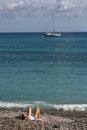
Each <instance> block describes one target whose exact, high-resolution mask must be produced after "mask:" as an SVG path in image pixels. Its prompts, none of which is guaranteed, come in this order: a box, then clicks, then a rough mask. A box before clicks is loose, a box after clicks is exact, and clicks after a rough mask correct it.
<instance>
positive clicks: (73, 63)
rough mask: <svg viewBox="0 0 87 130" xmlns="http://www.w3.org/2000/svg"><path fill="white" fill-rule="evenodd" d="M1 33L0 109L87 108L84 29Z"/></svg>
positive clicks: (86, 54)
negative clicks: (56, 32)
mask: <svg viewBox="0 0 87 130" xmlns="http://www.w3.org/2000/svg"><path fill="white" fill-rule="evenodd" d="M42 35H43V33H42V32H41V33H0V109H1V108H8V109H9V108H27V107H29V106H32V107H37V106H39V107H40V108H44V109H50V108H51V109H57V110H59V109H64V110H87V32H62V33H61V37H42Z"/></svg>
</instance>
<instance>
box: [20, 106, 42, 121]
mask: <svg viewBox="0 0 87 130" xmlns="http://www.w3.org/2000/svg"><path fill="white" fill-rule="evenodd" d="M22 119H25V120H33V121H34V120H40V121H41V118H40V109H39V108H37V109H36V112H35V114H32V108H31V107H29V108H28V112H27V115H25V114H24V113H22Z"/></svg>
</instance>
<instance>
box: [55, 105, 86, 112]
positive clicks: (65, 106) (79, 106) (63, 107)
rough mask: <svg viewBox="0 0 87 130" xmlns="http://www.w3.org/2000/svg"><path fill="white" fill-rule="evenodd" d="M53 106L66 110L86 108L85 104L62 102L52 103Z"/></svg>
mask: <svg viewBox="0 0 87 130" xmlns="http://www.w3.org/2000/svg"><path fill="white" fill-rule="evenodd" d="M53 107H54V108H55V109H57V110H60V109H63V110H65V111H67V110H70V111H73V110H76V111H86V110H87V104H62V105H53Z"/></svg>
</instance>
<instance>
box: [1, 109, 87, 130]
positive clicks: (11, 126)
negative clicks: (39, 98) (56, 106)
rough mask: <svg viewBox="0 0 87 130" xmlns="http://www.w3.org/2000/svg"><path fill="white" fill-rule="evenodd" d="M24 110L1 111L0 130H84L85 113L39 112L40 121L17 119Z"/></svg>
mask: <svg viewBox="0 0 87 130" xmlns="http://www.w3.org/2000/svg"><path fill="white" fill-rule="evenodd" d="M22 112H24V113H26V110H8V109H7V110H1V109H0V130H3V129H4V130H55V129H56V130H86V129H87V111H62V110H41V118H42V121H26V120H22V119H19V118H18V117H19V116H21V114H22Z"/></svg>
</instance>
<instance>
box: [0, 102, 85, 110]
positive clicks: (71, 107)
mask: <svg viewBox="0 0 87 130" xmlns="http://www.w3.org/2000/svg"><path fill="white" fill-rule="evenodd" d="M29 106H33V107H35V106H40V107H41V108H48V109H51V108H52V109H56V110H61V109H62V110H65V111H67V110H70V111H73V110H77V111H86V110H87V104H49V103H47V102H40V101H37V102H21V103H11V102H0V108H26V107H29Z"/></svg>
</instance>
